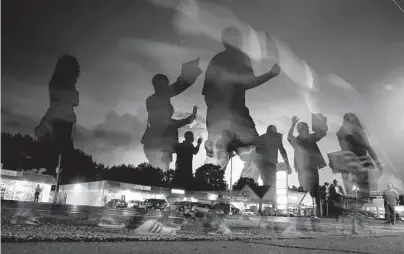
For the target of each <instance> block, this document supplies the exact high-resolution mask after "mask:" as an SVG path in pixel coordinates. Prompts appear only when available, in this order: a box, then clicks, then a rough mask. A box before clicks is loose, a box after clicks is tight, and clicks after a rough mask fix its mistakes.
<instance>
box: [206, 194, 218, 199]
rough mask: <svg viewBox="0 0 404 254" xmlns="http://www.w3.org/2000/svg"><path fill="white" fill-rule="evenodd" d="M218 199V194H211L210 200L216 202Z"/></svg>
mask: <svg viewBox="0 0 404 254" xmlns="http://www.w3.org/2000/svg"><path fill="white" fill-rule="evenodd" d="M217 197H218V195H217V194H209V196H208V199H209V200H216V199H217Z"/></svg>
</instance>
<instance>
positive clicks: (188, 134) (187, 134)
mask: <svg viewBox="0 0 404 254" xmlns="http://www.w3.org/2000/svg"><path fill="white" fill-rule="evenodd" d="M184 137H185V140H186V141H187V142H191V143H192V142H194V140H195V138H194V134H193V133H192V131H187V132H185V134H184Z"/></svg>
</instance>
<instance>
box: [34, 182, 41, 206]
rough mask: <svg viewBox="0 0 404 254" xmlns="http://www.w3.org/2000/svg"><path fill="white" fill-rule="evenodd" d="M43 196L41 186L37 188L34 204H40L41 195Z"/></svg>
mask: <svg viewBox="0 0 404 254" xmlns="http://www.w3.org/2000/svg"><path fill="white" fill-rule="evenodd" d="M40 194H41V188H40V187H39V184H38V185H37V186H36V189H35V194H34V202H39V195H40Z"/></svg>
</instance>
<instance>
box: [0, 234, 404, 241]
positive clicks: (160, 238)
mask: <svg viewBox="0 0 404 254" xmlns="http://www.w3.org/2000/svg"><path fill="white" fill-rule="evenodd" d="M402 236H403V235H402V234H381V235H364V234H357V235H319V236H284V235H283V236H238V235H233V236H232V235H227V236H223V235H206V236H203V235H200V236H178V235H177V236H141V235H133V236H119V237H89V236H77V237H76V238H75V237H14V236H3V235H2V236H1V242H4V243H22V242H142V241H159V242H161V241H187V242H192V241H254V240H291V239H296V240H311V239H321V238H329V237H332V238H383V237H402Z"/></svg>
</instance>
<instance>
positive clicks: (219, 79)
mask: <svg viewBox="0 0 404 254" xmlns="http://www.w3.org/2000/svg"><path fill="white" fill-rule="evenodd" d="M242 40H243V38H242V34H241V31H240V30H239V29H237V28H235V27H229V28H226V29H225V30H224V31H223V33H222V41H223V44H224V47H225V50H224V51H222V52H220V53H218V54H217V55H215V56H214V57H213V59H212V60H211V62H210V63H209V65H208V68H207V70H206V76H205V82H204V85H203V90H202V95H203V96H205V102H206V106H207V114H206V128H207V131H208V140H207V141H206V142H205V149H206V153H207V156H208V158H207V162H209V163H213V164H216V165H220V166H221V167H224V166H225V165H226V164H227V162H228V160H229V158H230V155H231V154H233V152H236V153H237V154H238V155H239V156H240V159H241V160H243V161H244V162H245V167H244V169H246V168H251V166H252V165H253V164H252V162H253V158H252V156H251V152H252V151H254V141H255V139H256V138H257V137H258V136H259V135H258V132H257V130H256V128H255V123H254V121H253V119H252V117H251V116H250V112H249V109H248V108H247V107H246V99H245V95H246V92H247V91H248V90H250V89H253V88H255V87H258V86H260V85H262V84H264V83H265V82H267V81H268V80H270V79H272V78H274V77H276V76H278V75H279V73H280V67H279V66H278V65H274V66H273V67H272V69H271V70H270V71H268V72H267V73H265V74H263V75H260V76H255V75H254V71H253V68H252V63H251V59H250V58H249V56H247V55H246V54H245V53H243V52H242V50H241V48H242ZM243 155H244V156H243Z"/></svg>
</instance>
